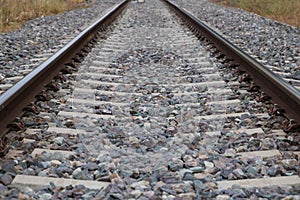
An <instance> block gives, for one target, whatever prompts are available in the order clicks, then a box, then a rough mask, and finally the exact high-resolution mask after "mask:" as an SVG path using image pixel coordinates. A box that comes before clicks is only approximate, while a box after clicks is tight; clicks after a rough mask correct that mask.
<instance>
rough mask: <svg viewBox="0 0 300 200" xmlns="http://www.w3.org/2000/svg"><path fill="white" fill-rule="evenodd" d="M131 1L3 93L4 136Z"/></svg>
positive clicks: (0, 108) (0, 126) (0, 107)
mask: <svg viewBox="0 0 300 200" xmlns="http://www.w3.org/2000/svg"><path fill="white" fill-rule="evenodd" d="M127 3H128V0H122V1H121V2H120V3H118V4H116V5H115V6H114V7H113V8H112V9H111V10H110V11H109V12H107V13H106V14H105V15H104V16H102V17H101V18H100V19H99V20H97V21H96V22H95V23H93V24H92V25H90V26H89V27H88V28H87V29H85V30H84V31H82V32H81V33H80V34H79V35H78V36H77V37H75V38H74V39H73V40H72V41H70V42H69V43H68V44H67V45H65V46H64V47H63V48H62V49H61V50H59V51H58V52H57V53H55V54H54V55H53V56H52V57H50V58H49V59H48V60H46V61H45V62H44V63H42V64H41V65H40V66H39V67H37V68H36V69H35V70H33V71H32V72H31V73H29V74H28V75H27V76H25V77H24V78H23V79H22V80H20V81H19V82H18V83H17V84H16V85H14V86H13V87H11V88H10V89H9V90H7V91H6V92H5V93H4V94H2V95H1V96H0V137H2V136H3V135H4V134H5V133H6V132H7V131H8V128H7V127H6V126H7V124H9V123H10V122H11V121H13V120H14V119H15V118H16V116H19V115H20V114H22V112H23V111H22V109H23V108H24V107H25V106H27V105H28V104H29V103H30V102H32V101H33V100H34V98H35V96H36V95H37V94H39V93H40V92H41V91H42V90H43V88H44V87H45V85H46V84H47V83H49V82H50V81H51V80H52V79H53V77H54V76H56V75H57V74H58V73H59V71H60V70H61V69H63V67H64V65H65V64H67V63H68V62H70V61H71V60H72V58H74V56H75V55H76V54H77V53H79V52H80V51H81V49H82V48H83V47H84V46H85V45H86V44H87V43H88V42H89V41H90V40H91V39H93V38H94V36H95V35H96V33H97V32H98V31H99V29H101V28H104V27H106V26H107V25H108V24H110V23H111V22H112V21H113V20H114V19H115V18H116V17H117V15H119V14H120V12H121V11H122V10H123V9H124V8H125V6H126V4H127Z"/></svg>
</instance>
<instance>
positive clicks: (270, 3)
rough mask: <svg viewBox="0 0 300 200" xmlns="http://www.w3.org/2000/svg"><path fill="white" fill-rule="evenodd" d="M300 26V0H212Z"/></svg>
mask: <svg viewBox="0 0 300 200" xmlns="http://www.w3.org/2000/svg"><path fill="white" fill-rule="evenodd" d="M211 1H212V2H215V3H219V4H222V5H225V6H230V7H238V8H241V9H244V10H247V11H249V12H253V13H256V14H258V15H261V16H265V17H268V18H271V19H275V20H277V21H281V22H284V23H286V24H290V25H293V26H296V27H298V28H300V0H211Z"/></svg>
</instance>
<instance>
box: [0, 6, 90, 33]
mask: <svg viewBox="0 0 300 200" xmlns="http://www.w3.org/2000/svg"><path fill="white" fill-rule="evenodd" d="M83 1H84V0H0V32H8V31H12V30H15V29H18V28H19V27H20V26H21V24H22V23H23V22H25V21H28V20H31V19H34V18H37V17H40V16H45V15H53V14H58V13H62V12H65V11H69V10H73V9H75V8H77V7H79V6H80V5H82V3H83Z"/></svg>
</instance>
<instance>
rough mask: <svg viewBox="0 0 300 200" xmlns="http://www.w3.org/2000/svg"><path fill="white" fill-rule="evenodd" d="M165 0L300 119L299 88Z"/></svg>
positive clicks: (199, 32) (273, 99)
mask: <svg viewBox="0 0 300 200" xmlns="http://www.w3.org/2000/svg"><path fill="white" fill-rule="evenodd" d="M165 2H166V3H167V4H168V5H169V6H170V7H171V8H172V9H173V10H174V11H175V12H176V13H177V14H178V15H179V16H180V17H181V18H183V20H184V21H185V22H187V23H188V24H189V25H190V26H191V27H192V28H193V30H195V31H196V32H197V33H198V34H200V35H202V36H204V37H205V38H207V39H208V40H209V41H210V42H212V43H214V45H215V46H216V47H217V48H218V49H219V50H220V51H222V53H224V54H225V55H226V56H228V57H229V58H232V59H234V61H235V62H237V63H239V65H240V66H239V67H240V68H241V69H242V70H244V71H246V72H247V73H248V74H249V75H250V76H251V77H252V79H253V80H254V82H255V84H257V85H258V86H259V87H260V88H261V89H262V90H263V91H264V92H265V93H266V94H268V95H269V96H271V97H272V101H273V102H274V103H277V104H278V105H279V106H280V107H281V108H283V109H284V110H285V111H286V115H287V116H288V117H289V118H290V119H294V120H295V121H297V122H298V123H300V92H299V90H297V89H296V88H294V87H293V86H292V85H290V84H289V83H287V82H286V81H284V80H283V79H282V78H281V77H279V76H278V75H276V74H275V73H273V72H272V71H271V70H269V69H267V68H266V67H264V66H263V65H262V64H260V63H259V62H257V61H256V60H254V59H253V58H251V57H250V56H249V55H247V54H246V53H244V52H243V51H242V50H240V49H239V48H237V47H236V46H235V45H233V44H232V43H231V42H229V41H228V40H226V39H225V38H224V37H222V36H221V35H220V34H218V33H217V32H216V31H214V30H213V29H212V28H210V27H209V26H207V25H206V24H205V23H203V22H202V21H201V20H199V19H198V18H196V17H194V16H193V15H192V14H191V13H190V12H188V11H187V10H185V9H182V8H180V7H179V6H178V5H177V4H175V3H173V2H171V1H169V0H165Z"/></svg>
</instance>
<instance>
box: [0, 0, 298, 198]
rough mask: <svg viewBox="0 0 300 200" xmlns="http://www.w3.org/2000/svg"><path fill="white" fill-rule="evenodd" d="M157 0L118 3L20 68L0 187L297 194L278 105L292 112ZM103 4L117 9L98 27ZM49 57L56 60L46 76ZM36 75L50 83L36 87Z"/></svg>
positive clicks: (291, 144)
mask: <svg viewBox="0 0 300 200" xmlns="http://www.w3.org/2000/svg"><path fill="white" fill-rule="evenodd" d="M166 5H167V4H165V3H164V2H161V1H151V2H150V1H146V2H144V3H137V2H134V1H130V2H127V1H122V2H121V3H120V4H118V5H116V6H115V8H114V9H113V10H112V11H111V12H110V13H108V14H106V15H105V16H104V17H102V18H101V20H99V21H98V22H97V23H95V24H94V25H96V24H97V28H94V27H93V28H92V27H90V28H89V30H93V31H92V33H90V32H89V31H88V30H86V31H84V32H83V33H82V34H81V36H84V38H83V39H80V36H78V37H77V38H75V39H74V40H73V41H72V42H71V43H69V44H68V45H67V46H66V47H64V49H63V50H67V51H69V53H70V54H69V53H63V54H61V53H62V52H63V50H61V52H59V53H58V54H56V55H54V57H52V58H51V59H50V60H49V61H47V63H44V64H43V65H42V69H43V70H48V71H47V72H46V74H45V75H43V76H41V77H39V76H38V75H37V71H34V72H33V73H32V74H31V76H36V77H39V78H37V79H38V80H39V81H40V84H39V86H37V85H36V82H31V80H29V79H28V80H26V79H25V80H24V82H26V85H30V88H31V90H32V91H34V92H35V93H36V94H34V95H33V96H32V97H30V95H27V93H28V92H27V91H26V90H23V89H18V90H17V91H20V92H18V93H19V94H21V97H18V98H24V96H28V99H27V100H26V101H27V102H25V103H26V105H27V104H28V103H29V102H31V101H33V100H32V98H34V97H36V99H35V101H34V103H31V104H30V105H29V106H26V107H25V106H24V104H23V105H22V104H21V103H20V107H21V108H16V109H15V108H14V107H15V104H13V103H12V104H10V107H9V108H7V110H5V109H2V111H1V128H2V129H1V131H2V132H3V133H4V131H6V130H7V129H9V130H10V131H9V133H8V134H7V135H6V138H7V141H8V142H10V143H11V144H10V145H9V146H7V144H6V143H4V141H2V142H3V149H5V150H7V151H8V152H7V153H6V152H5V155H4V156H3V160H2V163H1V170H2V171H1V172H2V173H1V180H0V181H1V183H2V184H3V185H9V189H7V190H5V189H3V190H5V193H4V194H3V195H4V197H6V198H8V197H14V198H18V197H20V196H21V197H24V198H25V197H26V198H27V197H28V198H30V197H31V198H33V199H35V198H36V199H38V198H42V199H49V198H74V199H76V198H78V199H80V198H82V199H83V198H86V199H91V198H95V199H111V198H115V199H129V198H132V199H160V198H161V199H176V198H177V199H199V198H200V199H201V198H204V199H205V198H216V199H229V198H254V199H255V198H271V199H274V198H283V197H286V196H295V197H296V196H299V194H300V191H299V187H298V186H299V184H300V178H299V152H300V150H299V148H300V146H299V139H300V138H299V130H298V129H297V127H296V125H297V124H296V123H294V122H292V121H287V122H286V120H287V117H286V116H285V115H283V114H284V113H283V112H282V110H281V107H284V108H286V110H287V116H288V115H289V114H290V115H291V116H293V117H294V118H295V119H297V113H293V112H290V110H292V109H289V107H286V106H285V105H283V104H282V102H281V101H279V103H280V104H281V105H280V107H277V106H274V104H273V103H272V101H271V100H270V98H269V97H268V96H267V95H264V93H263V92H262V91H261V89H260V88H259V87H257V86H256V85H255V84H254V82H253V81H252V80H251V78H250V77H249V76H248V75H246V74H245V73H241V72H240V71H239V70H237V62H236V61H235V60H232V58H233V59H234V58H235V57H234V56H232V55H233V54H230V53H229V56H230V58H228V57H227V56H226V55H224V54H223V53H220V52H219V51H218V50H217V49H216V47H215V46H214V44H213V43H212V42H209V41H207V40H206V39H204V38H203V37H202V36H201V37H200V40H199V38H198V37H197V36H196V35H195V33H194V32H195V31H198V30H196V29H197V27H196V26H195V24H193V25H192V26H193V28H192V30H191V29H190V28H189V27H188V26H191V24H190V25H188V26H186V24H185V22H184V21H185V20H183V21H181V20H180V19H179V18H178V17H177V16H176V15H175V14H174V13H172V12H171V9H169V8H167V6H166ZM125 6H126V9H125V10H124V11H122V10H123V9H124V8H125ZM174 6H175V5H173V9H174ZM119 8H120V10H119ZM175 8H176V6H175ZM114 11H117V12H118V13H121V16H119V17H118V18H117V19H116V21H115V22H113V24H112V25H110V26H108V24H110V23H111V20H112V19H111V18H110V16H111V15H113V16H114V17H113V18H115V17H116V15H115V14H113V13H114ZM121 11H122V12H121ZM107 20H108V21H107ZM189 23H191V22H189ZM99 27H100V30H98V29H99ZM94 35H95V38H94V39H92V37H93V36H94ZM90 39H92V41H90V42H89V43H88V44H86V43H79V44H77V43H76V41H78V40H82V41H85V42H87V41H89V40H90ZM82 47H84V48H83V50H81V49H82ZM221 48H222V49H224V47H221ZM78 53H79V54H78ZM225 53H228V51H226V52H225ZM65 58H67V59H68V60H67V61H64V60H65ZM70 59H72V62H70ZM240 59H241V58H240ZM239 62H241V61H240V60H239ZM243 62H245V61H243ZM58 63H59V65H58ZM66 63H67V64H66ZM48 64H51V65H52V66H51V68H52V67H53V66H58V68H57V69H56V72H54V73H52V72H51V75H49V74H50V66H48ZM62 64H63V65H62ZM65 64H66V65H65ZM255 65H256V63H255ZM40 71H42V70H40ZM59 72H60V74H59ZM249 73H251V72H249ZM57 74H59V75H58V76H57ZM252 76H253V74H252ZM45 77H47V80H45V81H46V82H51V84H48V85H47V87H46V89H44V91H43V92H41V93H40V91H41V90H42V89H43V88H44V82H43V81H42V80H43V79H46V78H45ZM52 77H55V78H54V79H53V78H52ZM28 78H29V77H28ZM27 81H28V82H27ZM254 81H255V79H254ZM41 82H42V83H43V84H41ZM258 82H259V81H258ZM279 82H281V81H279ZM283 85H284V86H283V87H282V88H284V89H285V90H286V89H290V88H291V87H290V86H288V85H287V84H285V83H283ZM249 86H250V87H249ZM261 87H262V88H265V87H264V86H261ZM272 87H273V86H272ZM274 87H275V86H274ZM12 89H13V88H12ZM266 90H268V87H267V89H266ZM282 90H283V89H282ZM291 90H292V91H294V93H295V94H297V91H296V90H294V89H293V88H292V89H291ZM9 92H10V91H8V94H10V93H9ZM294 93H293V94H292V95H289V97H290V98H291V99H294V100H293V101H294V102H295V103H296V104H294V105H297V103H298V104H299V102H298V101H297V98H299V96H297V95H295V94H294ZM4 94H5V93H4ZM37 94H38V95H37ZM11 96H14V95H11ZM1 97H3V96H1ZM6 97H8V96H6ZM10 98H11V97H10ZM2 99H3V98H2ZM2 99H1V100H2ZM273 99H274V98H273ZM275 100H276V97H275ZM276 101H277V100H276ZM1 105H5V104H4V103H1ZM24 107H25V109H22V108H24ZM36 108H38V109H36ZM272 108H273V109H272ZM295 108H296V109H297V108H299V107H295ZM270 109H271V111H272V112H271V115H270ZM37 110H39V111H37ZM20 111H22V112H23V113H24V114H23V116H22V117H21V120H17V121H15V122H14V123H11V124H10V125H9V126H8V128H5V126H4V124H8V123H10V120H9V117H10V118H13V115H14V117H15V112H18V113H20ZM3 113H4V114H3ZM7 113H10V114H11V115H7ZM4 115H6V116H9V117H7V119H6V121H4V120H3V116H4ZM284 123H287V124H286V126H285V127H284V128H285V131H286V132H285V131H284V130H283V127H282V125H283V124H284ZM5 187H6V186H5Z"/></svg>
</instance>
